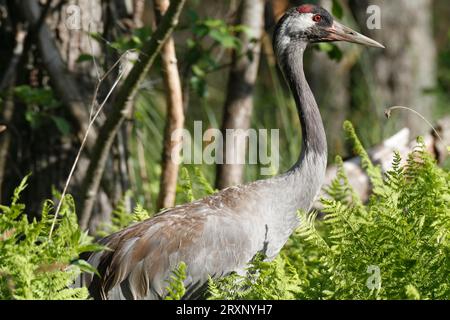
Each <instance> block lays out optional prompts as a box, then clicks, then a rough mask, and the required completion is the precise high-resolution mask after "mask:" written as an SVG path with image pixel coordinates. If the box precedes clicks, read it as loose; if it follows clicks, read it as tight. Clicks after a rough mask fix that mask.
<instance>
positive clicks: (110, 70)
mask: <svg viewBox="0 0 450 320" xmlns="http://www.w3.org/2000/svg"><path fill="white" fill-rule="evenodd" d="M127 55H128V52H125V53H124V54H123V55H122V56H121V57H120V59H119V60H117V62H116V63H115V64H114V65H113V66H112V67H111V69H109V70H108V71H107V72H106V73H105V74H104V75H103V76H101V77H100V76H99V79H98V83H97V85H96V88H95V94H94V97H93V100H92V104H91V110H92V111H91V113H92V112H93V110H95V105H96V103H97V96H98V91H99V88H100V86H101V84H102V83H103V81H105V79H106V78H107V77H108V75H109V74H110V73H111V72H112V71H113V70H114V69H116V68H117V66H118V65H119V64H120V63H121V62H122V60H123V59H124V58H125V57H126V56H127ZM123 75H124V71H123V70H121V71H120V73H119V75H118V77H117V79H116V81H115V82H114V84H113V86H112V87H111V89H110V90H109V92H108V94H107V96H106V98H105V99H104V100H103V102H102V104H101V105H100V106H99V107H98V108H97V111H96V112H95V114H93V115H92V116H91V118H90V121H89V124H88V126H87V130H86V133H85V134H84V137H83V140H82V142H81V146H80V148H79V149H78V153H77V156H76V157H75V161H74V163H73V165H72V168H71V170H70V173H69V176H68V177H67V180H66V184H65V185H64V189H63V192H62V194H61V198H60V200H59V202H58V206H57V207H56V211H55V215H54V217H53V221H52V226H51V228H50V233H49V235H48V238H49V239H50V238H51V237H52V234H53V230H54V228H55V225H56V221H57V219H58V216H59V212H60V211H61V206H62V204H63V202H64V198H65V196H66V194H67V189H68V188H69V185H70V181H71V180H72V177H73V174H74V172H75V169H76V167H77V165H78V162H79V160H80V158H81V154H82V153H83V150H84V147H85V145H86V142H87V139H88V137H89V132H90V130H91V129H92V127H93V125H94V124H95V121H96V120H97V118H98V116H99V115H100V113H101V112H102V110H103V107H104V106H105V104H106V102H107V101H108V99H109V98H110V97H111V94H112V93H113V91H114V90H115V89H116V87H117V85H118V84H119V82H120V80H122V77H123Z"/></svg>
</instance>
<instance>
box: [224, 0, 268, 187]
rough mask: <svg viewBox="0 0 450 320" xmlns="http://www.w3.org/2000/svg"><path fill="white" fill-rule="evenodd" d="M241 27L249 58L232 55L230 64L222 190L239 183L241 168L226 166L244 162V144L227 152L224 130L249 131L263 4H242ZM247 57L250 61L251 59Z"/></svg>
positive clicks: (249, 1)
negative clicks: (237, 161) (232, 160)
mask: <svg viewBox="0 0 450 320" xmlns="http://www.w3.org/2000/svg"><path fill="white" fill-rule="evenodd" d="M239 21H240V22H239V23H240V24H242V25H245V26H247V27H248V28H249V30H250V31H249V32H250V34H247V33H242V34H241V41H242V47H243V48H251V49H250V50H251V54H250V55H249V54H242V53H239V52H234V54H233V62H232V67H231V72H230V77H229V80H228V89H227V92H228V96H227V98H226V102H225V108H224V109H225V112H224V118H223V122H222V131H223V133H224V144H223V153H224V157H223V159H224V164H222V165H219V166H218V172H217V179H216V185H217V187H218V188H219V189H223V188H226V187H229V186H232V185H236V184H239V183H242V177H243V172H244V165H242V164H227V160H230V159H236V158H237V159H245V153H246V146H245V144H239V145H237V146H236V145H234V143H231V144H230V146H229V148H227V147H226V146H227V142H226V139H225V138H226V134H225V132H226V130H227V129H243V130H247V129H249V128H250V121H251V115H252V109H253V91H254V86H255V82H256V78H257V75H258V67H259V60H260V54H261V38H262V34H263V30H264V1H263V0H243V2H242V9H241V17H240V20H239ZM250 56H251V57H252V58H250Z"/></svg>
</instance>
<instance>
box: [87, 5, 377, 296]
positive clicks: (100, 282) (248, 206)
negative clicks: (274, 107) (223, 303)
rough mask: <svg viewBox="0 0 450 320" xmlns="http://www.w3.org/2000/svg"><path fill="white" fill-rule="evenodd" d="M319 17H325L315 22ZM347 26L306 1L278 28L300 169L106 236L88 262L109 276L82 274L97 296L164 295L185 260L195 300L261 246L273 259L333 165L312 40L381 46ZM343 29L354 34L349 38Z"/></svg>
mask: <svg viewBox="0 0 450 320" xmlns="http://www.w3.org/2000/svg"><path fill="white" fill-rule="evenodd" d="M316 15H320V16H321V17H322V19H320V21H315V20H317V18H314V17H315V16H316ZM311 21H313V22H314V23H312V22H311ZM333 28H334V29H339V30H340V34H338V33H337V31H334V32H333V36H332V37H331V36H330V32H328V33H326V32H325V31H323V30H326V29H330V30H332V29H333ZM342 28H345V27H343V26H342V25H340V24H337V23H336V22H334V21H333V19H332V17H331V15H330V14H329V13H328V12H326V11H325V10H324V9H322V8H320V7H317V6H312V5H306V6H301V7H299V8H293V9H291V10H289V11H288V12H287V13H286V14H285V16H284V17H283V18H282V19H281V20H280V22H279V23H278V25H277V28H276V30H275V35H274V49H275V53H276V56H277V60H278V62H279V65H280V67H281V69H282V71H283V73H284V75H285V78H286V80H287V82H288V84H289V87H290V89H291V91H292V93H293V95H294V98H295V102H296V104H297V107H298V113H299V116H300V121H301V126H302V133H303V135H302V151H301V154H300V157H299V160H298V162H297V163H296V164H295V165H294V166H293V167H292V169H290V170H289V171H288V172H287V173H285V174H282V175H279V176H277V177H274V178H271V179H266V180H259V181H255V182H253V183H250V184H247V185H242V186H236V187H231V188H228V189H225V190H223V191H221V192H219V193H217V194H215V195H212V196H210V197H207V198H204V199H202V200H198V201H195V202H192V203H188V204H185V205H181V206H177V207H175V208H171V209H168V210H165V211H163V212H161V213H159V214H158V215H156V216H155V217H153V218H151V219H149V220H146V221H144V222H141V223H138V224H136V225H133V226H131V227H128V228H126V229H124V230H122V231H119V232H117V233H115V234H112V235H111V236H109V237H106V238H104V239H103V240H101V243H102V244H104V245H106V246H107V247H108V248H109V249H110V250H109V251H104V252H98V253H94V254H92V255H91V257H90V258H89V260H88V261H89V263H91V264H92V265H93V266H94V267H96V268H97V269H98V271H99V273H100V274H101V277H98V276H93V275H90V274H85V275H83V277H82V279H81V280H82V284H83V285H86V286H87V287H88V288H89V291H90V293H91V295H92V296H93V297H94V298H95V299H160V298H162V297H164V295H165V294H166V291H165V287H166V286H167V279H168V278H169V277H170V274H171V272H172V271H173V270H174V269H175V268H176V267H177V266H178V265H179V263H180V262H184V263H186V265H187V270H186V273H187V279H186V280H185V286H186V288H187V293H186V296H185V298H195V297H198V296H199V294H200V293H201V292H202V290H203V288H204V285H205V284H206V283H207V280H208V277H209V276H211V277H221V276H224V275H227V274H229V273H231V272H237V273H239V274H244V273H245V269H246V267H247V264H248V263H249V262H250V261H251V260H252V258H253V257H254V256H255V255H256V254H257V253H258V252H263V253H264V254H265V255H266V257H267V259H268V260H270V259H273V258H274V257H275V256H276V255H277V254H278V253H279V251H280V250H281V248H282V247H283V245H284V244H285V243H286V241H287V239H288V238H289V236H290V235H291V234H292V232H293V231H294V230H295V229H296V227H297V226H298V223H299V221H298V217H297V211H298V210H299V209H301V210H305V211H309V210H310V208H311V206H312V203H313V201H314V198H315V197H316V195H317V194H318V192H319V191H320V188H321V185H322V182H323V180H324V176H325V170H326V164H327V143H326V137H325V130H324V127H323V124H322V119H321V116H320V112H319V109H318V107H317V104H316V101H315V99H314V95H313V94H312V92H311V89H310V87H309V85H308V83H307V81H306V78H305V74H304V72H303V53H304V51H305V49H306V47H307V45H308V43H309V42H319V41H333V40H346V41H351V42H357V43H364V44H367V45H374V46H375V45H376V46H381V45H379V44H378V43H376V42H374V41H373V40H370V39H368V38H365V37H364V36H362V35H359V34H357V33H355V32H353V31H352V32H353V34H349V33H348V32H349V31H348V30H350V29H342ZM343 30H344V31H345V32H346V33H345V34H347V35H348V36H349V38H348V39H343V37H344V35H345V34H344V31H343ZM337 35H339V36H340V37H341V38H337ZM350 36H352V37H353V38H350ZM369 40H370V41H369Z"/></svg>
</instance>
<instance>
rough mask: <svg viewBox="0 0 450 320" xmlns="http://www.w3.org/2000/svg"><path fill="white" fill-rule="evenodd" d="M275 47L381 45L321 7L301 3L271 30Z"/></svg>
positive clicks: (379, 46) (380, 46)
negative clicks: (343, 43)
mask: <svg viewBox="0 0 450 320" xmlns="http://www.w3.org/2000/svg"><path fill="white" fill-rule="evenodd" d="M274 40H275V46H276V47H278V48H277V49H282V50H283V49H286V47H287V46H289V45H290V44H294V43H296V42H301V43H316V42H330V41H346V42H352V43H358V44H362V45H366V46H371V47H378V48H384V46H383V45H381V44H380V43H378V42H376V41H375V40H372V39H370V38H368V37H366V36H363V35H362V34H360V33H358V32H356V31H354V30H352V29H350V28H349V27H346V26H344V25H343V24H341V23H339V22H337V21H335V20H334V18H333V17H332V16H331V14H330V13H329V12H328V11H327V10H325V9H323V8H322V7H319V6H316V5H311V4H305V5H302V6H300V7H296V8H292V9H290V10H288V11H287V12H286V14H285V15H284V16H283V18H281V20H280V21H279V22H278V25H277V28H276V31H275V39H274Z"/></svg>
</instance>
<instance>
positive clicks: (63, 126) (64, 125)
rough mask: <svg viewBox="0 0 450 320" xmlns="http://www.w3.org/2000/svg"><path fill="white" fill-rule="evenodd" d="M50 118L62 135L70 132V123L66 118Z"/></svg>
mask: <svg viewBox="0 0 450 320" xmlns="http://www.w3.org/2000/svg"><path fill="white" fill-rule="evenodd" d="M51 118H52V120H53V122H54V123H55V125H56V127H57V128H58V130H59V132H61V133H62V134H63V135H68V134H69V133H70V124H69V122H68V121H67V120H66V119H64V118H61V117H58V116H52V117H51Z"/></svg>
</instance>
